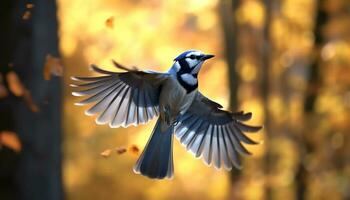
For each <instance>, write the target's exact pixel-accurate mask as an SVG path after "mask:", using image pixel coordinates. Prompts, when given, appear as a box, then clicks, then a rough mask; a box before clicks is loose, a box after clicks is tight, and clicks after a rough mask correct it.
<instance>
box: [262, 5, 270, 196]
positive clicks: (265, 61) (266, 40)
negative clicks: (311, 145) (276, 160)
mask: <svg viewBox="0 0 350 200" xmlns="http://www.w3.org/2000/svg"><path fill="white" fill-rule="evenodd" d="M264 4H265V24H264V29H263V38H262V41H261V50H260V55H261V65H262V66H261V88H260V89H261V95H262V99H263V110H264V130H265V133H266V135H268V138H270V137H269V136H270V132H269V129H270V126H269V125H270V122H269V119H270V117H269V108H268V105H269V104H268V97H269V84H270V82H269V80H270V76H269V71H270V69H269V68H270V56H271V51H272V49H271V45H270V24H271V17H272V16H271V12H272V10H271V6H272V0H264ZM266 145H269V142H267V143H266ZM271 157H272V152H271V148H267V151H266V155H265V166H264V171H265V173H266V174H267V176H266V182H269V180H268V179H269V174H270V169H271V165H272V163H271V161H272V160H271ZM265 193H266V199H272V194H271V193H272V191H271V187H270V185H269V184H266V186H265Z"/></svg>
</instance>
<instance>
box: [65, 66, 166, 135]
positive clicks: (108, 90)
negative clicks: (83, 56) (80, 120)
mask: <svg viewBox="0 0 350 200" xmlns="http://www.w3.org/2000/svg"><path fill="white" fill-rule="evenodd" d="M114 64H115V65H116V67H118V68H121V69H124V70H127V72H111V71H106V70H103V69H100V68H99V67H97V66H95V65H92V66H91V68H92V69H93V70H94V71H95V72H97V73H100V74H102V76H98V77H72V79H73V80H74V81H79V82H81V83H80V84H71V86H72V87H74V88H78V89H80V90H79V91H74V92H72V94H73V95H74V96H84V97H87V98H85V99H84V100H82V101H80V102H78V103H76V105H86V104H93V106H92V107H91V108H90V109H88V110H86V111H85V114H87V115H95V114H99V116H98V117H97V118H96V120H95V121H96V123H97V124H107V123H109V125H110V127H112V128H116V127H120V126H122V127H128V126H130V125H138V124H144V123H146V122H148V121H150V120H151V119H153V118H154V117H155V116H158V115H159V108H158V107H159V105H158V104H159V93H160V85H161V83H162V81H163V80H165V79H166V78H167V74H163V73H157V72H144V71H139V70H130V69H127V68H125V67H123V66H121V65H120V64H118V63H116V62H114Z"/></svg>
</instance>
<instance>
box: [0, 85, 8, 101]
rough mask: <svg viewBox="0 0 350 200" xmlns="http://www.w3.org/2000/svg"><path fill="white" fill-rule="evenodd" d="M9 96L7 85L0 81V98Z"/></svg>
mask: <svg viewBox="0 0 350 200" xmlns="http://www.w3.org/2000/svg"><path fill="white" fill-rule="evenodd" d="M7 96H8V91H7V89H6V87H5V86H4V85H3V84H1V83H0V99H2V98H5V97H7Z"/></svg>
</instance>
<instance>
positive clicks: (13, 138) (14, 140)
mask: <svg viewBox="0 0 350 200" xmlns="http://www.w3.org/2000/svg"><path fill="white" fill-rule="evenodd" d="M0 145H4V146H6V147H8V148H10V149H12V150H14V151H15V152H20V151H21V149H22V144H21V142H20V140H19V138H18V137H17V135H16V133H14V132H11V131H2V132H0Z"/></svg>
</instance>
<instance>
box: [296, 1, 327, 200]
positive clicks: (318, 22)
mask: <svg viewBox="0 0 350 200" xmlns="http://www.w3.org/2000/svg"><path fill="white" fill-rule="evenodd" d="M324 2H325V0H318V1H317V5H316V9H317V10H316V18H315V27H314V36H315V43H314V51H315V54H314V55H315V56H314V57H313V60H312V64H311V66H310V72H309V73H310V74H309V80H308V85H307V89H306V94H305V100H304V112H305V114H306V118H305V119H306V120H307V121H306V123H305V127H304V133H303V134H302V135H301V138H300V144H299V145H300V146H301V147H302V148H300V150H299V151H300V152H299V158H300V161H299V166H298V169H297V171H296V198H297V199H298V200H303V199H306V192H307V188H308V179H309V172H308V171H307V169H306V167H305V164H304V161H305V160H306V156H307V155H310V154H311V153H312V152H313V151H314V148H313V144H312V143H313V142H312V141H311V140H312V139H311V138H312V137H310V136H309V135H308V134H309V132H308V130H309V127H310V124H313V122H312V120H313V119H314V118H313V116H312V115H313V114H314V111H315V102H316V99H317V97H318V95H319V89H320V87H321V77H320V74H319V71H320V65H321V62H322V59H321V56H320V51H321V48H322V45H323V44H324V42H325V41H324V37H323V35H322V28H323V26H324V25H325V24H326V23H327V21H328V16H327V13H326V11H325V10H324V9H323V8H322V7H323V4H324ZM306 131H307V133H306Z"/></svg>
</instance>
